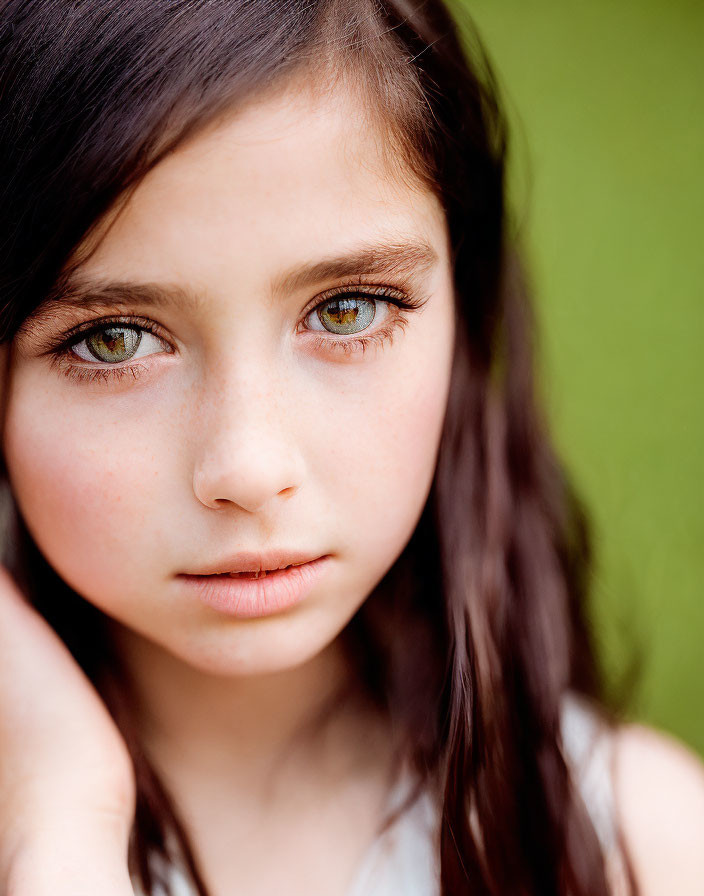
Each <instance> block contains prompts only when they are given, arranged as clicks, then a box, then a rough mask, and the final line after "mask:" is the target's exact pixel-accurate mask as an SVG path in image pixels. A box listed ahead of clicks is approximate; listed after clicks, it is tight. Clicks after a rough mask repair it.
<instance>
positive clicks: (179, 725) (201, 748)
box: [116, 627, 387, 799]
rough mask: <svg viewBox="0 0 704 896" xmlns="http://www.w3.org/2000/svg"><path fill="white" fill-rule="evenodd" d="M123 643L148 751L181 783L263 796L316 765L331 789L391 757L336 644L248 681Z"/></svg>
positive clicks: (120, 639) (140, 642) (122, 635)
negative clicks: (281, 780)
mask: <svg viewBox="0 0 704 896" xmlns="http://www.w3.org/2000/svg"><path fill="white" fill-rule="evenodd" d="M116 642H117V645H118V650H119V652H120V655H121V657H122V660H123V662H124V665H125V669H126V673H127V677H128V680H129V683H130V686H131V690H132V693H133V695H134V708H135V711H136V718H135V722H136V727H137V734H138V737H139V739H140V742H141V745H142V747H143V749H144V750H145V752H146V753H147V756H148V757H149V758H150V760H151V761H152V763H153V764H154V766H155V767H156V769H157V770H159V771H160V772H161V773H162V774H163V775H164V776H165V777H166V779H167V780H169V781H171V782H172V784H173V785H174V786H178V784H177V782H184V781H187V780H189V779H190V780H193V781H194V784H195V779H197V781H198V786H200V787H202V786H203V785H204V782H205V781H206V780H209V781H211V782H212V783H213V785H214V786H222V787H226V788H228V787H232V788H235V789H236V790H237V792H238V794H240V796H242V794H243V793H249V794H250V795H251V796H252V798H255V799H256V794H257V793H263V792H264V791H265V790H268V788H270V787H271V785H272V781H273V778H274V777H277V778H288V777H290V776H291V775H289V774H287V772H289V773H291V774H292V775H299V776H300V774H301V769H303V768H305V769H306V778H307V779H309V776H310V774H311V771H310V770H311V769H315V774H316V776H317V777H319V779H320V783H321V786H329V783H330V781H332V780H338V781H339V779H340V776H341V775H346V774H347V775H349V774H354V773H355V770H359V768H360V767H362V766H364V765H365V764H366V763H368V762H370V761H372V755H373V754H375V758H374V761H377V762H378V757H379V755H384V754H383V753H381V754H379V753H378V749H379V745H380V743H383V742H384V741H385V740H387V732H386V728H385V724H384V722H383V720H382V719H381V718H380V715H379V713H378V712H377V711H376V710H375V709H374V708H372V707H371V705H370V703H369V702H368V701H366V700H365V699H364V697H363V695H362V694H361V693H360V690H359V688H357V687H356V686H355V683H354V682H355V678H354V674H353V672H352V670H351V669H350V667H349V665H348V662H347V660H346V657H345V654H344V651H343V650H342V647H341V644H340V641H339V639H338V640H336V641H334V642H332V643H331V644H330V645H328V647H327V648H325V649H324V650H323V651H321V652H320V653H319V654H318V655H316V656H315V657H313V658H312V659H310V660H309V661H307V662H305V663H303V664H301V665H300V666H297V667H296V668H294V669H287V670H283V671H279V672H273V673H267V674H263V675H253V676H246V677H224V676H218V675H214V674H211V673H208V672H204V671H202V670H200V669H197V668H194V667H193V666H191V665H189V664H187V663H185V662H183V661H182V660H180V659H179V658H177V657H175V656H174V655H172V654H170V653H169V652H167V651H166V650H164V649H163V648H161V647H160V646H158V645H156V644H154V643H153V642H151V641H148V640H146V639H144V638H142V637H141V636H140V635H138V634H136V633H134V632H132V631H128V630H126V629H124V628H122V627H118V628H117V630H116ZM338 695H340V699H336V697H338ZM326 709H329V710H330V711H329V712H326ZM319 717H320V718H322V720H323V721H322V723H321V724H318V725H315V724H314V722H315V720H316V718H319ZM360 729H364V734H363V735H362V733H361V730H360ZM370 744H373V747H372V751H371V752H370V750H369V745H370Z"/></svg>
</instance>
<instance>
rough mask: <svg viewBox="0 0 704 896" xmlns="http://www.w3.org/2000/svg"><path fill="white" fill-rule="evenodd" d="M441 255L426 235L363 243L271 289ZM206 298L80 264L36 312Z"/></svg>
mask: <svg viewBox="0 0 704 896" xmlns="http://www.w3.org/2000/svg"><path fill="white" fill-rule="evenodd" d="M437 261H438V255H437V253H436V251H435V250H434V249H433V248H432V246H430V244H429V243H427V242H425V241H424V240H417V239H414V240H410V241H404V242H401V241H394V242H382V243H374V244H364V245H362V246H360V247H358V248H356V249H354V250H352V251H351V252H349V253H347V254H345V255H340V256H337V257H331V258H323V259H321V260H320V261H316V262H313V263H308V264H305V265H301V266H297V267H295V268H292V269H290V270H288V271H286V272H284V273H283V274H282V275H280V276H279V277H277V278H276V279H275V280H274V281H273V283H272V286H271V292H272V295H273V296H274V297H275V298H276V297H283V296H285V295H288V294H290V293H292V292H296V291H297V290H301V289H305V288H306V287H311V286H314V285H316V284H318V283H322V282H324V281H328V280H340V279H343V278H346V277H357V276H364V275H366V276H381V277H394V276H395V277H401V278H405V277H406V276H408V275H410V274H412V273H416V274H424V273H427V272H428V271H429V270H430V269H431V268H432V267H433V266H434V265H435V264H436V263H437ZM202 302H203V296H202V295H201V294H199V293H196V292H193V291H191V290H189V289H186V288H184V287H183V286H180V285H177V284H171V283H135V282H131V281H119V280H117V281H107V280H101V279H99V278H91V277H86V276H84V275H82V274H81V272H80V269H79V270H77V271H76V272H74V274H73V275H71V276H70V277H69V278H68V279H67V280H65V281H64V282H63V283H60V284H59V285H58V287H57V288H56V289H55V290H53V291H52V292H51V293H50V294H49V295H48V296H47V297H46V298H45V299H44V301H43V302H42V303H41V304H40V305H39V307H38V308H37V309H36V311H35V312H34V315H32V316H33V317H34V318H35V319H36V318H37V317H42V316H43V315H45V314H50V313H51V311H53V310H55V309H57V308H61V307H66V306H72V307H80V308H93V309H99V308H102V307H109V306H115V305H130V304H140V305H149V306H152V307H157V308H159V307H161V308H163V307H169V306H172V307H173V306H176V307H178V308H191V309H193V310H194V311H195V310H197V309H198V307H199V306H200V305H201V304H202Z"/></svg>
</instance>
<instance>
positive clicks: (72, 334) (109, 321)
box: [41, 314, 175, 363]
mask: <svg viewBox="0 0 704 896" xmlns="http://www.w3.org/2000/svg"><path fill="white" fill-rule="evenodd" d="M110 326H123V327H130V326H131V327H133V328H134V329H143V330H146V331H147V332H148V333H151V334H152V335H153V336H156V337H157V338H158V339H160V340H161V341H162V342H163V343H164V344H165V345H166V346H167V351H170V352H174V351H175V348H174V347H173V346H172V345H171V343H170V342H169V339H168V338H167V337H166V336H165V335H164V330H163V328H162V327H161V326H160V325H159V324H158V323H156V321H154V320H152V319H151V318H149V317H142V316H140V315H129V314H118V315H112V316H105V317H99V318H92V319H91V320H89V321H84V322H83V323H81V324H77V325H76V326H75V327H72V328H71V329H70V330H69V331H68V332H67V333H62V334H61V335H60V336H52V337H50V338H49V339H47V341H46V343H45V344H44V345H43V347H42V351H41V355H50V354H53V353H54V352H56V351H59V350H61V349H67V350H68V349H70V348H72V347H73V346H74V345H77V344H78V343H79V342H82V341H83V340H84V339H86V338H87V337H88V336H90V335H91V334H92V333H96V332H100V330H103V329H105V328H106V327H110ZM96 363H97V359H96Z"/></svg>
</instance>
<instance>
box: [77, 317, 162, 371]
mask: <svg viewBox="0 0 704 896" xmlns="http://www.w3.org/2000/svg"><path fill="white" fill-rule="evenodd" d="M69 348H70V350H71V351H72V353H73V354H74V355H77V356H78V357H79V358H80V359H81V360H82V361H93V360H97V361H103V362H104V363H107V364H109V363H112V364H116V363H119V362H120V361H131V360H132V359H133V358H138V357H144V355H150V354H152V353H153V352H154V351H159V350H161V349H162V348H163V342H162V340H160V339H158V338H157V337H156V336H154V335H153V334H152V333H150V332H148V331H147V330H145V329H144V328H143V327H137V326H134V325H131V326H126V325H125V324H109V325H106V326H102V327H99V328H98V329H95V330H91V331H90V332H89V333H88V334H87V335H86V336H84V337H83V339H81V340H80V341H79V342H74V343H73V344H72V345H70V346H69ZM139 348H143V349H146V351H142V353H141V354H139V355H138V354H137V350H138V349H139Z"/></svg>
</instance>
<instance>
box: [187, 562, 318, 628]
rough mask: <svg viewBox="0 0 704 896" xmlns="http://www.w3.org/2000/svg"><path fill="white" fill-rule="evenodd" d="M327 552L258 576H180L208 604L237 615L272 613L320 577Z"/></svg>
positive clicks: (251, 616)
mask: <svg viewBox="0 0 704 896" xmlns="http://www.w3.org/2000/svg"><path fill="white" fill-rule="evenodd" d="M328 559H329V555H326V556H324V557H318V559H317V560H311V561H310V562H308V563H304V564H302V565H301V566H291V567H289V568H288V569H278V570H275V571H274V572H268V573H267V574H266V575H265V576H262V577H260V578H257V579H255V578H233V577H231V576H229V575H226V574H225V575H208V576H194V575H180V576H178V578H179V579H180V580H181V581H183V582H184V583H185V584H186V586H187V587H188V588H189V589H192V590H193V591H195V593H196V595H197V596H198V597H199V598H200V600H202V601H203V603H204V604H206V605H207V606H209V607H212V608H213V609H214V610H218V611H220V612H221V613H226V614H227V615H229V616H236V617H237V618H239V619H256V618H258V617H260V616H272V615H274V614H275V613H280V612H282V611H283V610H287V609H289V607H294V606H295V605H296V604H298V603H300V602H301V601H302V600H303V599H304V598H305V597H306V595H307V594H308V593H309V592H310V590H311V589H312V588H313V587H314V586H315V584H316V583H317V582H318V581H319V580H320V577H321V575H322V574H323V572H324V570H325V568H326V566H327V560H328Z"/></svg>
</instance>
